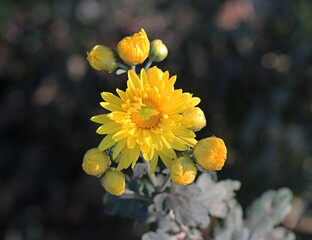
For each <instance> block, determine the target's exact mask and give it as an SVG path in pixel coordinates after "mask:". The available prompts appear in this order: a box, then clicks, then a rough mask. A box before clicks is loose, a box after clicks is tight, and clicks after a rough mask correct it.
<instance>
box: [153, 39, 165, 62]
mask: <svg viewBox="0 0 312 240" xmlns="http://www.w3.org/2000/svg"><path fill="white" fill-rule="evenodd" d="M167 55H168V48H167V47H166V45H165V44H164V43H163V42H162V41H161V40H160V39H155V40H153V41H152V42H151V51H150V53H149V57H150V59H152V60H153V61H155V62H161V61H162V60H164V59H165V58H166V57H167Z"/></svg>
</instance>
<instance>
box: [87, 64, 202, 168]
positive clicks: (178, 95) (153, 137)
mask: <svg viewBox="0 0 312 240" xmlns="http://www.w3.org/2000/svg"><path fill="white" fill-rule="evenodd" d="M175 81H176V76H173V77H170V78H169V72H168V71H166V72H162V71H161V70H160V69H158V68H157V67H153V68H150V69H148V70H147V71H145V70H144V69H142V70H141V73H140V76H138V75H137V74H136V73H135V72H134V71H132V70H130V71H128V81H127V89H126V91H122V90H119V89H117V94H118V96H119V97H117V96H115V95H114V94H112V93H110V92H103V93H102V94H101V95H102V98H103V99H104V100H105V102H102V103H101V106H102V107H103V108H105V109H107V110H109V111H111V113H108V114H102V115H98V116H94V117H92V118H91V120H92V121H94V122H97V123H100V124H102V126H100V127H99V128H98V129H97V133H98V134H105V135H107V136H105V137H104V139H103V140H102V142H101V143H100V145H99V149H100V150H101V151H104V150H106V149H108V148H110V147H112V146H115V148H114V151H113V159H116V158H117V156H118V155H119V154H120V158H119V164H118V167H117V169H118V170H121V169H125V168H128V167H129V166H130V165H131V164H132V167H134V166H135V163H136V161H137V160H138V158H139V155H140V153H141V154H142V157H143V158H144V159H145V160H147V161H149V160H151V170H150V171H151V172H153V171H154V170H155V168H156V166H157V161H158V157H160V158H161V159H162V161H163V162H164V164H165V165H166V167H168V168H170V166H171V161H172V159H174V158H176V153H175V151H174V150H179V151H185V150H186V149H188V147H193V146H194V145H195V144H196V142H197V141H196V140H195V134H194V132H193V131H192V130H190V129H187V128H186V127H185V121H186V119H185V118H184V117H183V114H182V113H183V112H184V111H185V110H186V109H188V108H190V107H194V106H196V105H197V104H198V103H199V102H200V99H199V98H196V97H192V94H190V93H183V92H182V90H181V89H177V90H175V89H174V83H175Z"/></svg>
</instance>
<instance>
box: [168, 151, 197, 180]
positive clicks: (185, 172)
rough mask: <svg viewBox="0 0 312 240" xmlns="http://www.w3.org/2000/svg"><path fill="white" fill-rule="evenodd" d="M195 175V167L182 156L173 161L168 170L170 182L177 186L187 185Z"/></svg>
mask: <svg viewBox="0 0 312 240" xmlns="http://www.w3.org/2000/svg"><path fill="white" fill-rule="evenodd" d="M196 174H197V168H196V165H195V164H194V162H193V161H192V160H191V159H190V158H188V157H186V156H182V157H180V158H177V159H175V160H173V162H172V165H171V169H170V177H171V180H172V182H174V183H176V184H179V185H187V184H190V183H192V182H193V181H194V179H195V177H196Z"/></svg>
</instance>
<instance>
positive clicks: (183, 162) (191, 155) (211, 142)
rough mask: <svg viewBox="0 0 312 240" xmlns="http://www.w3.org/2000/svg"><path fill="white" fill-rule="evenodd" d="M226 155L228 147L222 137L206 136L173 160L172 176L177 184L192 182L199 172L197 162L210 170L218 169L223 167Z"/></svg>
mask: <svg viewBox="0 0 312 240" xmlns="http://www.w3.org/2000/svg"><path fill="white" fill-rule="evenodd" d="M226 155H227V149H226V146H225V144H224V141H223V140H222V139H221V138H217V137H208V138H204V139H202V140H200V141H198V142H197V143H196V145H195V147H194V149H192V150H191V151H188V152H185V154H184V155H182V157H179V158H177V159H175V160H173V162H172V165H171V168H170V177H171V179H172V181H173V182H174V183H176V184H179V185H187V184H190V183H192V182H193V181H194V179H195V177H196V174H197V167H196V164H198V165H199V166H200V167H201V168H203V169H205V170H208V171H212V170H214V171H218V170H221V169H222V167H223V165H224V162H225V160H226Z"/></svg>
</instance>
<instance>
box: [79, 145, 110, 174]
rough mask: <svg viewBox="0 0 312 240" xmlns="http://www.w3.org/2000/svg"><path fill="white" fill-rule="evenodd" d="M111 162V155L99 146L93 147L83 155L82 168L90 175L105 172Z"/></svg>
mask: <svg viewBox="0 0 312 240" xmlns="http://www.w3.org/2000/svg"><path fill="white" fill-rule="evenodd" d="M110 164H111V161H110V158H109V156H108V155H107V154H106V153H105V152H101V151H100V150H98V149H97V148H92V149H90V150H88V151H87V152H86V154H85V155H84V157H83V163H82V169H83V170H84V171H85V172H86V173H87V174H89V175H92V176H98V175H101V174H103V173H104V172H105V171H106V170H107V168H108V167H109V165H110Z"/></svg>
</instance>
